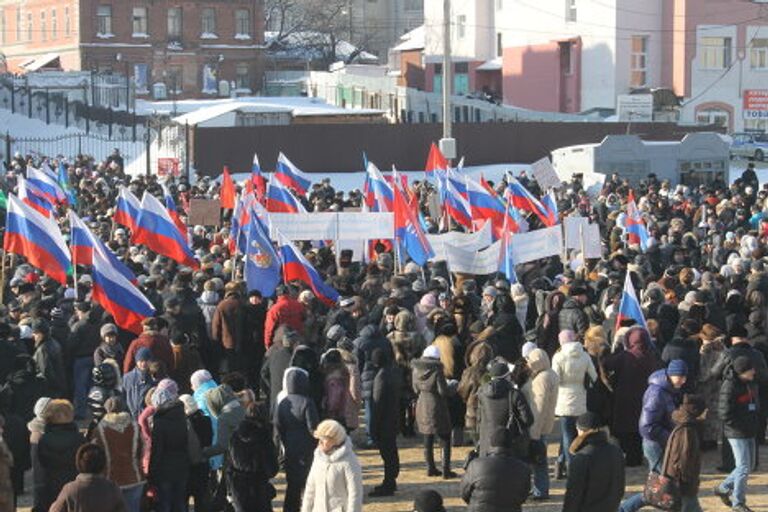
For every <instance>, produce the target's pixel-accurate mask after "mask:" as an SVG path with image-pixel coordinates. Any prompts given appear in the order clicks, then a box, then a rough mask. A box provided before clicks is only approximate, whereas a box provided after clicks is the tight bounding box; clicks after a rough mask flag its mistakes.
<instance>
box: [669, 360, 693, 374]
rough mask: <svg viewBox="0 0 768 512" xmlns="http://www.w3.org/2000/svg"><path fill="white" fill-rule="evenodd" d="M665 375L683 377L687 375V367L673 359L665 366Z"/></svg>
mask: <svg viewBox="0 0 768 512" xmlns="http://www.w3.org/2000/svg"><path fill="white" fill-rule="evenodd" d="M667 375H669V376H670V377H673V376H679V377H685V376H687V375H688V365H687V364H686V363H685V361H683V360H682V359H673V360H671V361H670V362H669V365H668V366H667Z"/></svg>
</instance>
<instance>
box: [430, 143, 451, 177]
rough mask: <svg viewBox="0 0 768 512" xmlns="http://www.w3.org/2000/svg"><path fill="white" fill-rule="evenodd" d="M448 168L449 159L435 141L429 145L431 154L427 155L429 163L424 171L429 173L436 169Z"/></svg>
mask: <svg viewBox="0 0 768 512" xmlns="http://www.w3.org/2000/svg"><path fill="white" fill-rule="evenodd" d="M446 169H448V160H446V159H445V157H444V156H443V154H442V153H441V152H440V149H439V148H438V147H437V145H436V144H435V143H434V142H433V143H432V145H431V146H429V156H427V165H426V166H425V167H424V171H425V172H426V173H427V174H431V173H433V172H435V170H441V171H444V170H446Z"/></svg>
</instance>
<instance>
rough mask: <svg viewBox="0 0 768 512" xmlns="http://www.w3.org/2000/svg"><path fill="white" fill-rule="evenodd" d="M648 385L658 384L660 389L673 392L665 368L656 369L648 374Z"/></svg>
mask: <svg viewBox="0 0 768 512" xmlns="http://www.w3.org/2000/svg"><path fill="white" fill-rule="evenodd" d="M648 385H649V386H658V387H660V388H662V389H665V390H667V391H669V392H670V393H672V392H674V387H673V386H672V383H671V382H669V379H668V378H667V370H666V369H665V368H662V369H661V370H656V371H655V372H653V373H652V374H650V375H649V376H648Z"/></svg>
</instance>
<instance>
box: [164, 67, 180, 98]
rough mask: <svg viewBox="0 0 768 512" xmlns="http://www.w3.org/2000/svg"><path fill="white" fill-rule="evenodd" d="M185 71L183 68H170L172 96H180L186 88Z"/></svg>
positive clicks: (169, 86) (168, 84)
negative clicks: (184, 87)
mask: <svg viewBox="0 0 768 512" xmlns="http://www.w3.org/2000/svg"><path fill="white" fill-rule="evenodd" d="M183 71H184V69H183V68H182V67H181V66H168V83H167V86H168V90H169V91H171V94H180V93H181V92H182V90H183V86H184V73H183Z"/></svg>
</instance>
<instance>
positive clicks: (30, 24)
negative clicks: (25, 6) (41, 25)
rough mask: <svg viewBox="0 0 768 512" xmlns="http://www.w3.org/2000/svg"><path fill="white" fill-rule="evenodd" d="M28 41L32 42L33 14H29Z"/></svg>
mask: <svg viewBox="0 0 768 512" xmlns="http://www.w3.org/2000/svg"><path fill="white" fill-rule="evenodd" d="M27 41H30V42H31V41H32V13H31V12H29V13H27Z"/></svg>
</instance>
